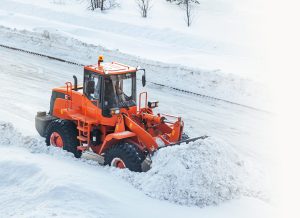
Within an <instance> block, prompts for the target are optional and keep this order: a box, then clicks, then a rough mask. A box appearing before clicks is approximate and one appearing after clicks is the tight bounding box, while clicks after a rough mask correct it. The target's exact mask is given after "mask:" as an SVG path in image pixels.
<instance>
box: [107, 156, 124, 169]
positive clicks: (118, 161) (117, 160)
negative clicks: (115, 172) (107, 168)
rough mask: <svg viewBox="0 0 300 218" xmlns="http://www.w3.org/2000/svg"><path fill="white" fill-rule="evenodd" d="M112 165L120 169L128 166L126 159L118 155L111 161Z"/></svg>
mask: <svg viewBox="0 0 300 218" xmlns="http://www.w3.org/2000/svg"><path fill="white" fill-rule="evenodd" d="M111 166H113V167H116V168H119V169H124V168H126V165H125V163H124V161H123V160H122V159H120V158H118V157H116V158H114V159H113V160H112V161H111Z"/></svg>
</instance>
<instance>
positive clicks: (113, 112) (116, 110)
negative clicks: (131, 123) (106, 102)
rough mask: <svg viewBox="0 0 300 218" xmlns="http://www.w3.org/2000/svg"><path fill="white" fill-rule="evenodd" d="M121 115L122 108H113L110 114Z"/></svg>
mask: <svg viewBox="0 0 300 218" xmlns="http://www.w3.org/2000/svg"><path fill="white" fill-rule="evenodd" d="M119 113H120V108H111V109H110V114H111V115H116V114H119Z"/></svg>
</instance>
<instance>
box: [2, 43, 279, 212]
mask: <svg viewBox="0 0 300 218" xmlns="http://www.w3.org/2000/svg"><path fill="white" fill-rule="evenodd" d="M0 51H1V62H0V75H1V81H0V93H1V105H0V120H1V121H2V123H1V128H0V129H1V131H0V145H1V146H0V147H1V148H0V149H1V150H2V152H3V153H5V157H3V158H1V170H0V171H1V173H3V176H2V175H1V178H5V179H4V180H1V183H0V193H1V195H2V196H5V197H3V198H1V201H2V203H1V204H4V205H5V206H4V207H2V211H1V213H2V214H5V216H6V215H14V216H25V217H28V216H36V217H39V216H40V215H41V214H44V215H45V216H55V215H57V216H85V217H116V216H120V215H122V216H123V217H129V216H131V217H137V216H140V213H142V214H144V216H145V217H146V216H149V217H150V216H157V217H165V216H166V214H170V213H172V216H174V217H182V216H188V217H199V216H201V215H203V216H209V217H220V216H222V217H241V216H243V217H246V216H249V217H253V216H255V217H259V216H261V217H267V216H271V213H272V212H273V206H271V205H272V203H271V202H272V201H273V200H274V199H273V200H272V194H271V193H270V189H271V187H272V183H271V182H270V180H269V178H270V177H269V176H270V175H271V174H272V171H271V169H272V167H271V166H270V165H269V164H268V163H270V160H273V157H271V156H270V155H269V152H268V150H269V147H268V146H269V145H270V144H269V141H268V139H267V135H268V132H267V131H266V130H267V128H266V127H268V126H270V125H271V123H272V122H271V120H272V115H270V114H267V113H263V112H259V111H254V110H250V109H246V108H243V107H240V106H233V105H231V104H227V103H224V102H223V103H222V102H216V101H211V100H207V99H199V98H197V97H195V96H190V95H186V94H183V93H180V92H176V91H171V90H169V89H166V88H164V89H161V88H160V87H157V86H154V85H148V87H147V90H148V91H149V93H150V96H153V98H156V99H158V100H159V101H160V102H161V104H160V109H159V110H160V111H161V112H170V113H171V114H179V115H181V116H183V118H184V120H185V127H186V131H187V133H188V134H190V135H191V136H197V135H202V134H207V135H209V136H210V138H209V139H208V140H206V141H203V142H200V143H198V142H196V143H190V144H189V145H183V146H176V147H173V148H167V149H162V150H161V151H159V152H158V153H157V155H156V156H155V157H154V163H153V169H151V170H150V171H148V172H147V173H141V174H139V173H132V172H129V171H127V170H125V171H120V170H115V169H112V168H106V167H100V166H95V164H93V163H86V161H84V160H79V161H78V160H76V159H74V158H72V157H70V155H68V154H66V153H65V152H62V151H57V150H56V149H54V148H46V147H45V145H44V142H43V140H42V139H40V138H39V137H38V136H37V133H36V131H35V129H34V115H35V112H36V111H39V110H45V109H47V108H48V106H49V97H50V91H49V90H50V89H51V88H52V87H55V86H60V85H62V84H63V82H62V81H65V80H68V79H70V78H71V77H72V75H73V74H75V75H77V76H78V78H82V73H81V71H82V69H81V67H78V66H73V65H69V64H64V63H60V62H57V61H51V60H48V59H46V58H42V57H38V56H32V55H29V54H24V53H18V52H15V51H11V50H8V49H4V48H0ZM21 87H22V88H21ZM139 89H140V90H141V87H139ZM170 106H172V107H170ZM8 122H10V123H13V124H14V126H15V128H16V129H14V127H13V126H12V125H11V124H9V123H8ZM196 127H197V128H196ZM18 132H22V133H18ZM26 135H27V136H26ZM20 166H22V167H20ZM272 166H274V165H272ZM58 168H59V169H64V170H57V169H58ZM124 180H125V181H127V182H128V183H127V182H125V181H124ZM130 184H131V185H132V186H131V185H130ZM101 185H104V187H103V186H101ZM81 186H84V187H81ZM134 187H135V188H136V189H135V188H134ZM139 190H140V191H139ZM8 193H11V194H8ZM146 195H148V196H150V197H151V198H149V197H147V196H146ZM24 199H25V201H24ZM158 199H160V200H158ZM161 200H163V201H161ZM166 200H167V201H169V202H173V203H176V204H182V205H189V207H187V206H178V205H176V204H171V203H167V202H166ZM228 200H230V201H228ZM16 201H17V202H19V201H20V202H19V203H18V205H20V206H19V207H18V208H17V209H15V208H14V205H15V203H16ZM25 202H26V203H25ZM28 202H32V203H28ZM224 202H225V203H224ZM136 204H138V207H139V210H138V211H139V213H138V214H136V210H135V209H134V208H135V206H134V205H136ZM59 205H65V206H59ZM74 205H75V206H74ZM82 205H84V206H82ZM148 205H151V212H149V211H148ZM209 205H211V206H209ZM213 205H218V206H217V207H216V206H213ZM97 206H99V208H98V207H97ZM74 207H75V208H79V209H77V210H74ZM199 207H204V208H202V209H200V208H199ZM13 208H14V209H13ZM251 208H252V209H251ZM171 211H172V212H171ZM244 211H249V212H248V213H247V214H244Z"/></svg>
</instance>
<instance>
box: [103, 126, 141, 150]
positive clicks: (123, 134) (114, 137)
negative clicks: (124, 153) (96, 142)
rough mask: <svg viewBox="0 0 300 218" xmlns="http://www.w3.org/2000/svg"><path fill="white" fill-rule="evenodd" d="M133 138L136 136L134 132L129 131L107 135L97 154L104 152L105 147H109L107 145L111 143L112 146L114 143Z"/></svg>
mask: <svg viewBox="0 0 300 218" xmlns="http://www.w3.org/2000/svg"><path fill="white" fill-rule="evenodd" d="M135 136H136V134H135V133H134V132H130V131H123V132H116V133H111V134H108V135H107V136H106V137H105V139H104V142H103V144H102V147H101V149H100V151H99V154H101V153H102V152H103V151H105V149H106V148H107V147H109V145H110V144H111V143H112V142H113V144H115V141H120V140H122V139H126V138H132V137H135Z"/></svg>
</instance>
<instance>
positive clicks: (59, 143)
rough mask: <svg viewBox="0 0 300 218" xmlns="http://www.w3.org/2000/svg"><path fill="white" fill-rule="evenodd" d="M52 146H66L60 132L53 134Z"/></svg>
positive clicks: (51, 138)
mask: <svg viewBox="0 0 300 218" xmlns="http://www.w3.org/2000/svg"><path fill="white" fill-rule="evenodd" d="M50 144H51V145H53V146H55V147H59V148H62V147H63V146H64V142H63V140H62V137H61V136H60V134H59V133H58V132H53V133H52V134H51V136H50Z"/></svg>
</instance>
